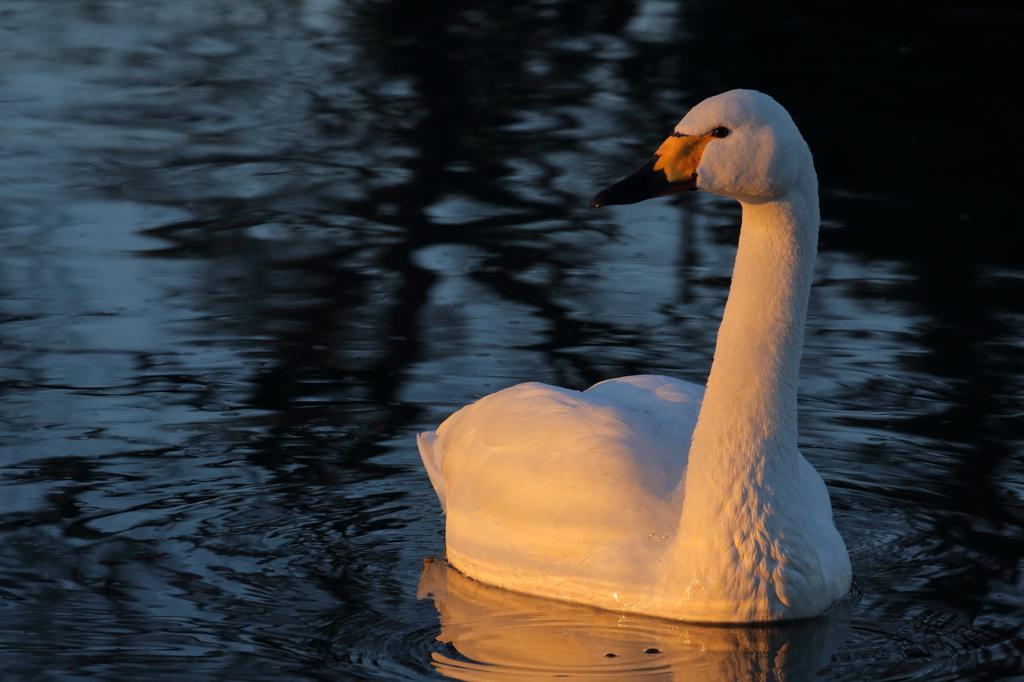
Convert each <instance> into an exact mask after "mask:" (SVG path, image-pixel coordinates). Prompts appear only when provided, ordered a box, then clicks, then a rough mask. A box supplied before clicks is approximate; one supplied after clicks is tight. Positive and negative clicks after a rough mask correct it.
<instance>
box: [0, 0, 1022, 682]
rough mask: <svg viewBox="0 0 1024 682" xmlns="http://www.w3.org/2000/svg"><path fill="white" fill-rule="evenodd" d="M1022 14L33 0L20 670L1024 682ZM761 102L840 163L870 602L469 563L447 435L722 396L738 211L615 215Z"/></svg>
mask: <svg viewBox="0 0 1024 682" xmlns="http://www.w3.org/2000/svg"><path fill="white" fill-rule="evenodd" d="M1021 21H1022V15H1021V14H1020V13H1019V12H1018V11H1017V10H1016V9H1014V8H1013V7H1012V6H1011V5H998V4H992V5H986V6H979V5H977V4H976V3H964V4H961V5H955V4H951V5H946V6H943V7H931V6H925V5H922V6H920V7H915V6H912V5H892V4H891V3H889V4H886V3H879V5H878V7H870V6H865V5H864V4H863V3H861V4H858V5H857V6H856V8H854V7H847V6H845V5H843V4H841V3H835V4H833V5H829V7H828V8H821V9H815V10H813V11H812V10H806V9H799V8H796V7H795V6H794V8H788V7H787V6H785V5H780V4H778V3H773V4H772V5H771V7H762V6H760V5H754V4H752V3H746V2H739V1H736V2H730V3H690V4H682V5H679V4H677V3H674V2H668V1H665V0H643V1H641V2H636V3H633V2H613V1H611V0H609V1H607V2H596V3H586V4H583V3H578V2H572V1H570V0H563V1H561V2H559V1H557V0H552V1H550V2H548V1H544V2H542V1H541V0H537V1H535V2H532V3H530V2H527V3H497V2H484V1H481V2H468V1H467V2H455V1H452V2H437V3H419V2H413V1H412V0H395V1H393V2H379V3H377V2H374V3H371V2H367V3H354V2H353V3H346V2H338V1H336V0H306V1H305V2H284V1H283V0H263V1H261V2H241V1H235V0H215V1H213V2H211V1H208V0H207V1H204V2H189V1H186V2H176V3H158V2H138V1H131V2H129V1H128V0H114V1H112V2H97V1H94V0H67V1H66V2H62V3H59V4H56V3H39V2H30V1H28V0H26V1H22V2H18V1H15V0H2V1H0V64H2V66H3V68H2V70H0V126H2V128H0V129H2V131H3V133H2V138H0V139H2V141H3V143H2V145H0V243H2V246H3V248H2V249H0V380H2V384H0V386H2V389H0V410H2V411H0V414H2V415H3V420H2V425H0V429H2V430H0V662H2V665H3V670H4V677H5V679H12V680H21V679H24V680H77V679H86V678H88V679H110V680H134V679H140V680H142V679H145V680H161V679H175V680H176V679H181V678H182V676H184V675H187V676H188V678H189V679H194V680H239V679H244V680H263V679H267V680H269V679H273V680H310V679H312V680H371V679H373V680H376V679H385V680H402V679H408V680H423V679H437V678H439V677H441V676H443V675H447V676H450V677H453V678H456V679H467V680H477V679H479V680H508V679H532V678H533V677H537V676H542V677H543V676H547V677H550V676H552V675H570V676H571V678H574V679H645V678H651V679H677V680H684V679H714V680H739V679H785V680H798V679H829V680H858V681H860V680H908V679H927V680H996V679H1015V680H1020V679H1024V585H1022V573H1021V561H1022V557H1024V462H1022V451H1021V437H1022V431H1021V414H1022V413H1021V407H1020V406H1021V387H1022V379H1024V376H1022V372H1021V367H1022V363H1021V360H1022V359H1024V353H1022V346H1021V343H1020V338H1021V332H1022V327H1024V261H1022V258H1021V256H1020V254H1021V253H1022V249H1021V246H1022V243H1021V236H1020V234H1021V233H1020V232H1019V230H1018V228H1017V225H1016V224H1015V223H1014V221H1013V216H1014V214H1013V213H1012V212H1011V211H1012V210H1013V209H1014V208H1015V207H1014V206H1013V205H1012V202H1013V197H1014V196H1015V195H1014V190H1015V189H1016V184H1015V182H1014V179H1015V178H1018V179H1019V173H1016V174H1015V173H1014V172H1013V169H1012V160H1013V159H1017V158H1020V151H1021V150H1020V149H1019V148H1020V146H1021V142H1020V140H1019V139H1017V137H1015V136H1013V135H1011V134H1010V131H1011V130H1012V126H1011V125H1010V122H1012V121H1014V120H1016V119H1015V116H1016V112H1017V111H1019V102H1017V100H1019V96H1016V95H1014V94H1012V93H1009V92H1007V90H1008V86H1007V83H1010V82H1013V81H1012V80H1011V78H1013V76H1012V75H1011V74H1014V73H1019V62H1020V53H1019V48H1016V47H1014V46H1015V45H1016V40H1017V37H1018V36H1019V27H1020V24H1021ZM951 45H956V46H957V48H958V49H956V50H953V49H950V46H951ZM736 86H747V87H756V88H759V89H763V90H764V91H767V92H769V93H771V94H773V95H774V96H776V97H777V98H778V99H780V101H782V102H783V103H784V104H785V105H786V106H787V107H789V109H790V110H791V111H792V112H793V113H794V116H795V118H796V120H797V122H798V123H799V124H800V125H801V127H802V129H803V130H804V132H805V135H806V136H807V138H808V140H809V141H810V143H811V146H812V149H813V150H814V151H815V153H816V159H817V163H818V167H819V172H820V175H821V178H822V192H823V215H824V219H825V225H824V227H823V230H822V235H821V252H820V257H819V262H818V268H817V273H816V284H815V288H814V292H813V294H812V301H811V314H810V317H809V320H808V335H807V347H806V350H805V356H804V364H803V379H802V383H801V402H800V409H801V413H800V419H801V448H802V450H803V452H804V453H805V455H806V456H807V457H808V459H809V460H810V461H811V462H812V464H814V465H815V466H816V467H817V469H818V471H819V472H821V474H822V476H823V477H824V478H825V480H826V482H827V483H828V484H829V488H830V491H831V493H832V499H833V504H834V507H835V516H836V523H837V525H838V527H839V529H840V532H841V533H842V534H843V536H844V538H845V539H846V541H847V544H848V546H849V548H850V552H851V557H852V560H853V565H854V576H855V581H856V583H857V586H858V592H857V593H856V594H855V595H854V596H853V598H852V599H851V600H850V602H849V603H845V604H841V605H840V606H838V607H837V609H836V611H835V612H834V613H832V614H829V615H828V616H827V617H825V618H822V619H817V620H814V621H809V622H807V623H802V624H797V625H792V626H785V627H775V628H700V627H694V626H688V625H685V624H679V623H671V622H665V621H658V620H656V619H644V618H637V617H631V616H630V617H626V616H621V615H619V614H608V613H603V612H599V611H594V610H591V609H587V608H585V607H576V606H571V605H565V604H556V603H551V602H545V601H543V600H535V599H530V598H527V597H522V596H518V595H513V594H509V593H504V592H501V591H500V590H493V589H491V588H487V587H485V586H480V585H478V584H476V583H472V582H470V581H466V580H465V579H464V578H462V577H461V576H459V575H458V574H457V573H454V572H452V571H450V570H449V569H447V568H446V567H445V566H444V564H443V563H441V562H436V561H431V560H432V559H433V558H434V557H437V556H439V555H440V554H441V552H442V550H443V546H444V540H443V536H442V531H443V519H442V517H441V516H440V509H439V507H438V505H437V503H436V500H435V498H434V495H433V492H432V490H431V488H430V485H429V482H428V480H427V477H426V475H425V473H424V472H423V471H422V469H421V467H420V464H419V461H418V456H417V453H416V450H415V447H414V444H413V435H414V434H415V433H416V432H417V431H420V430H424V429H428V428H433V427H434V426H436V425H437V424H438V423H439V422H440V421H442V420H443V419H444V418H445V417H446V416H447V415H448V414H450V413H451V412H452V411H454V410H455V409H457V408H458V407H460V406H462V405H463V404H465V403H467V402H469V401H471V400H472V399H473V398H474V396H477V395H482V394H486V393H489V392H492V391H495V390H498V389H500V388H503V387H505V386H509V385H511V384H514V383H518V382H520V381H525V380H541V381H546V382H549V383H554V384H559V385H564V386H570V387H573V388H584V387H586V386H588V385H590V384H592V383H594V382H596V381H599V380H602V379H605V378H608V377H613V376H621V375H625V374H630V373H638V372H649V373H664V374H670V375H673V376H677V377H680V378H683V379H687V380H690V381H698V382H701V381H703V380H704V378H705V376H706V372H707V368H708V366H709V364H710V360H711V350H712V348H713V343H714V338H715V331H716V328H717V323H718V321H719V319H720V315H721V310H722V305H723V303H724V300H725V297H726V294H727V288H728V277H729V275H730V271H731V258H732V256H733V254H734V252H735V241H736V236H737V230H736V228H737V226H738V219H739V214H738V210H737V208H736V207H735V206H734V205H732V204H730V203H729V202H727V201H721V200H718V199H716V198H714V197H711V196H689V197H683V198H677V199H672V200H659V201H653V202H647V203H644V204H639V205H636V206H630V207H614V208H612V209H609V210H602V211H591V210H588V209H587V208H586V200H587V199H588V198H589V197H590V196H591V195H592V194H593V192H594V191H595V190H597V189H600V188H601V187H602V186H603V185H604V184H605V183H607V182H609V181H611V180H614V179H616V178H617V177H618V176H620V175H622V174H623V173H624V172H626V171H628V170H630V169H631V168H633V167H635V166H636V165H637V164H638V163H640V162H641V161H642V160H643V159H645V158H647V157H648V156H649V154H650V153H651V151H652V149H653V148H654V146H656V145H657V144H658V143H659V142H660V140H661V139H662V138H663V137H664V135H665V134H666V133H667V131H668V130H670V128H671V126H672V125H673V124H674V123H675V121H676V120H678V118H679V117H680V116H681V114H682V113H683V112H684V111H685V110H686V107H687V106H689V105H691V104H693V103H694V102H696V101H698V100H699V99H700V98H702V97H703V96H706V95H708V94H713V93H715V92H718V91H721V90H724V89H728V88H730V87H736ZM1015 97H1016V99H1015ZM425 560H427V561H426V562H425ZM418 597H419V598H418ZM608 654H615V656H614V657H609V656H608Z"/></svg>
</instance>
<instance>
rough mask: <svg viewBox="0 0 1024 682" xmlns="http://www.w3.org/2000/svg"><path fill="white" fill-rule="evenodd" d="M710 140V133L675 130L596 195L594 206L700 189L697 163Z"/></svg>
mask: <svg viewBox="0 0 1024 682" xmlns="http://www.w3.org/2000/svg"><path fill="white" fill-rule="evenodd" d="M710 140H711V136H710V135H680V134H679V133H674V134H673V135H672V137H670V138H668V139H667V140H665V142H663V143H662V145H661V147H659V148H658V151H657V152H655V154H654V156H653V157H651V160H650V161H648V162H647V163H645V164H644V165H642V166H640V168H638V169H637V170H636V172H635V173H633V174H632V175H630V176H628V177H625V178H623V179H622V180H619V181H618V182H616V183H615V184H614V185H612V186H611V187H609V188H607V189H604V190H602V191H600V192H598V193H597V194H596V195H594V198H593V199H591V200H590V207H591V208H601V207H602V206H611V205H612V204H635V203H637V202H638V201H643V200H644V199H653V198H654V197H663V196H666V195H669V194H677V193H679V192H692V191H693V190H696V189H697V167H698V166H699V165H700V157H701V155H702V154H703V153H704V147H705V146H706V145H707V143H708V142H709V141H710Z"/></svg>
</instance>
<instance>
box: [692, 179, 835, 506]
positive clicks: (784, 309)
mask: <svg viewBox="0 0 1024 682" xmlns="http://www.w3.org/2000/svg"><path fill="white" fill-rule="evenodd" d="M812 189H813V190H814V191H810V192H799V193H795V196H788V197H787V198H785V199H783V200H778V201H772V202H767V203H763V204H756V205H755V204H744V205H743V226H742V228H741V230H740V243H739V249H738V251H737V253H736V266H735V269H734V271H733V277H732V286H731V288H730V291H729V300H728V302H727V303H726V305H725V314H724V315H723V317H722V326H721V327H720V329H719V331H718V343H717V345H716V347H715V360H714V363H713V364H712V366H711V374H710V376H709V377H708V384H707V392H706V393H705V395H704V400H703V403H702V405H701V410H700V417H699V419H698V421H697V427H696V429H695V431H694V434H693V443H692V445H691V448H690V457H689V465H688V467H687V477H688V478H691V477H692V475H693V474H698V475H700V474H701V473H702V472H703V471H705V470H707V472H708V473H712V474H714V475H715V476H716V477H717V476H718V475H722V474H726V475H728V474H731V475H735V476H744V475H747V474H757V473H758V472H762V471H767V470H769V469H771V468H773V467H776V466H781V467H784V468H786V469H787V470H788V468H789V466H790V463H788V462H786V461H784V460H785V459H786V458H787V456H788V455H790V454H794V453H795V452H796V389H797V379H798V378H799V372H800V353H801V349H802V347H803V341H804V318H805V317H806V315H807V299H808V296H809V294H810V290H811V278H812V274H813V270H814V256H815V252H816V250H817V238H818V202H817V192H816V189H817V188H816V187H814V188H812ZM793 466H795V463H793ZM758 478H760V476H758ZM721 483H722V484H723V485H727V484H729V480H728V478H726V479H723V480H721ZM689 492H690V489H689V488H688V489H687V497H688V498H689Z"/></svg>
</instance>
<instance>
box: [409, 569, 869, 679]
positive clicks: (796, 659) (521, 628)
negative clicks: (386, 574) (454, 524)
mask: <svg viewBox="0 0 1024 682" xmlns="http://www.w3.org/2000/svg"><path fill="white" fill-rule="evenodd" d="M418 596H419V597H420V598H424V597H430V598H432V599H433V600H434V603H435V605H436V606H437V610H438V613H439V614H440V617H441V634H440V635H439V636H438V640H439V641H441V642H444V643H446V644H449V645H450V646H451V647H452V648H453V649H454V651H452V650H451V649H448V650H444V651H438V652H434V653H433V654H432V658H433V661H434V666H435V667H436V668H437V670H438V671H440V672H441V674H443V675H444V676H445V677H451V678H454V679H457V680H467V682H479V681H482V680H536V679H551V678H552V677H570V678H572V679H577V680H607V679H631V680H663V681H665V682H668V681H670V680H677V681H682V680H704V681H706V682H739V681H741V680H743V681H746V680H755V679H756V680H765V681H768V680H772V681H778V682H793V681H795V680H808V679H811V678H813V677H814V676H815V675H817V674H818V673H819V672H821V671H824V670H826V669H828V668H829V666H830V663H831V656H832V654H833V653H835V652H836V651H837V650H838V649H839V646H840V645H841V644H843V642H845V641H846V636H847V629H848V627H849V616H850V603H849V601H847V600H843V601H840V602H839V603H838V604H836V605H835V606H834V607H833V609H832V610H831V611H830V612H829V614H827V615H826V616H822V617H820V618H815V619H812V620H809V621H805V622H801V623H796V624H792V625H782V626H773V627H708V626H700V625H692V624H687V623H678V622H675V621H669V620H661V619H657V618H647V617H644V616H636V615H629V614H622V613H611V612H609V611H602V610H600V609H594V608H590V607H587V606H582V605H579V604H569V603H563V602H556V601H550V600H546V599H541V598H538V597H531V596H528V595H523V594H517V593H515V592H509V591H507V590H502V589H498V588H495V587H491V586H489V585H485V584H483V583H480V582H477V581H476V580H472V579H471V578H467V577H466V576H464V575H462V574H461V573H459V572H458V571H456V570H455V569H453V568H451V567H450V566H448V565H447V564H446V563H445V562H444V561H440V560H438V561H434V560H427V561H426V562H424V565H423V575H422V577H421V578H420V584H419V593H418Z"/></svg>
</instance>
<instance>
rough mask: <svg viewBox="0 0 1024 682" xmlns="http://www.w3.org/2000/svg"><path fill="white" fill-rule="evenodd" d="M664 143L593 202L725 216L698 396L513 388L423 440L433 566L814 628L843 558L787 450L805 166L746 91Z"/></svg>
mask: <svg viewBox="0 0 1024 682" xmlns="http://www.w3.org/2000/svg"><path fill="white" fill-rule="evenodd" d="M680 137H682V138H684V139H683V140H682V142H672V143H668V142H667V143H666V144H665V145H662V148H661V149H659V155H656V156H655V158H654V159H652V161H651V163H648V164H647V165H646V166H644V167H643V168H641V169H640V170H639V171H637V173H636V174H634V175H633V176H631V177H630V178H626V179H625V180H623V181H621V182H620V183H617V184H616V185H613V186H612V187H610V188H608V189H607V190H605V191H604V192H602V193H600V194H599V195H598V196H597V197H595V199H594V202H592V203H593V205H605V204H608V203H632V202H634V201H638V200H641V199H644V198H650V197H652V196H661V195H663V194H668V193H672V192H675V191H683V190H688V189H701V190H706V191H710V192H714V193H716V194H720V195H723V196H727V197H732V198H735V199H737V200H739V201H740V202H741V204H742V205H743V225H742V229H741V234H740V244H739V249H738V251H737V256H736V265H735V270H734V274H733V281H732V287H731V289H730V294H729V300H728V303H727V304H726V309H725V314H724V316H723V319H722V325H721V328H720V330H719V336H718V342H717V345H716V348H715V360H714V363H713V365H712V368H711V373H710V376H709V378H708V386H707V389H706V390H705V389H704V388H703V387H700V386H696V385H694V384H689V383H687V382H683V381H678V380H675V379H671V378H668V377H660V376H635V377H625V378H621V379H613V380H610V381H605V382H602V383H599V384H597V385H596V386H594V387H592V388H590V389H588V390H586V391H583V392H578V391H572V390H568V389H562V388H555V387H551V386H545V385H543V384H536V383H528V384H522V385H519V386H514V387H512V388H508V389H505V390H504V391H499V392H498V393H495V394H493V395H490V396H487V397H485V398H483V399H481V400H479V401H478V402H476V403H474V404H472V405H469V406H467V407H465V408H463V409H462V410H460V411H458V412H457V413H455V414H454V415H452V416H451V417H450V418H449V419H448V420H446V421H445V422H444V423H443V424H442V425H441V426H440V427H439V428H438V430H437V431H436V432H428V433H424V434H421V435H420V437H419V447H420V453H421V455H422V457H423V462H424V465H425V467H426V469H427V472H428V474H429V476H430V480H431V482H432V483H433V485H434V489H435V490H436V491H437V494H438V497H439V499H440V501H441V504H442V506H443V507H444V508H445V511H446V523H447V528H446V542H447V557H448V560H449V562H451V564H452V565H453V566H455V567H456V568H458V569H459V570H460V571H462V572H463V573H465V574H466V575H468V576H470V577H473V578H476V579H478V580H481V581H483V582H486V583H490V584H493V585H497V586H499V587H504V588H507V589H511V590H517V591H520V592H525V593H529V594H535V595H539V596H545V597H552V598H557V599H564V600H568V601H574V602H580V603H585V604H590V605H593V606H598V607H601V608H606V609H612V610H621V611H633V612H640V613H646V614H650V615H655V616H662V617H668V618H675V619H680V620H689V621H703V622H731V623H744V622H756V621H773V620H780V619H791V618H802V617H809V616H814V615H817V614H819V613H822V612H823V611H825V610H826V609H828V608H829V606H830V605H831V604H832V603H833V602H835V601H836V600H837V599H839V598H841V597H843V596H844V595H845V594H846V593H847V592H848V590H849V587H850V563H849V558H848V556H847V552H846V547H845V545H844V543H843V540H842V538H841V537H840V536H839V533H838V532H837V531H836V529H835V526H834V525H833V523H832V510H831V504H830V502H829V496H828V492H827V490H826V488H825V484H824V483H823V482H822V480H821V477H820V476H819V475H818V474H817V472H816V471H815V470H814V469H813V468H812V467H811V466H810V464H808V463H807V461H806V460H805V459H804V458H803V456H802V455H801V454H800V452H799V451H798V450H797V447H796V441H797V429H796V384H797V378H798V372H799V363H800V353H801V348H802V345H803V328H804V318H805V315H806V310H807V299H808V295H809V292H810V285H811V274H812V271H813V266H814V255H815V251H816V244H817V232H818V220H819V217H818V199H817V179H816V176H815V173H814V166H813V162H812V159H811V155H810V152H809V150H808V148H807V145H806V143H805V142H804V141H803V138H802V137H801V136H800V133H799V131H798V130H797V129H796V126H795V125H794V124H793V122H792V120H791V119H790V117H789V115H788V114H787V113H786V111H785V110H784V109H783V108H782V107H781V106H780V105H779V104H778V103H776V102H775V101H774V100H773V99H771V98H770V97H768V96H766V95H763V94H761V93H757V92H753V91H748V90H734V91H731V92H727V93H724V94H722V95H718V96H716V97H712V98H710V99H708V100H705V101H704V102H702V103H700V104H699V105H697V106H696V107H694V108H693V109H692V110H691V111H690V112H689V113H688V114H687V115H686V117H685V118H683V120H682V121H681V122H680V123H679V125H678V126H677V127H676V132H675V134H674V135H673V138H670V140H673V139H675V138H680ZM673 155H679V158H676V157H675V156H673ZM694 169H695V171H694Z"/></svg>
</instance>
